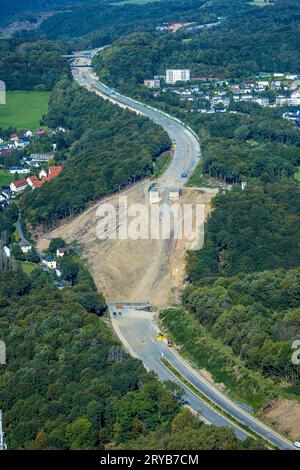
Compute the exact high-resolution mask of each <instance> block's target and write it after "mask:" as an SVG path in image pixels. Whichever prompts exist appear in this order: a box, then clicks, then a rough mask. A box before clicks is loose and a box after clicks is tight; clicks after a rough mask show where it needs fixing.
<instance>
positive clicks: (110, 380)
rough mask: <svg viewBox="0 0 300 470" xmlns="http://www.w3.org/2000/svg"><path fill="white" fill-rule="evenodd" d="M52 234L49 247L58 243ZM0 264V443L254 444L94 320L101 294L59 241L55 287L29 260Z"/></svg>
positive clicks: (7, 218)
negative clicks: (198, 410)
mask: <svg viewBox="0 0 300 470" xmlns="http://www.w3.org/2000/svg"><path fill="white" fill-rule="evenodd" d="M16 215H17V209H16V207H15V206H14V205H11V206H10V207H6V208H5V209H3V210H2V211H1V212H0V222H1V233H0V235H1V239H2V240H4V237H8V239H7V241H9V236H10V234H11V233H12V231H13V230H14V223H15V221H16ZM64 245H65V243H64V241H63V240H61V239H53V240H52V241H51V243H50V245H49V249H48V251H49V253H50V254H52V255H53V254H55V252H56V249H57V248H58V247H61V246H64ZM2 268H3V266H1V269H0V307H1V308H0V338H1V339H2V340H3V341H5V344H6V353H7V357H6V364H5V365H0V370H1V375H0V402H1V408H2V411H3V412H4V429H5V433H6V434H5V435H6V443H7V445H8V448H9V449H10V450H13V449H15V450H21V449H25V450H44V449H48V450H54V449H55V450H59V449H60V450H68V449H70V450H87V449H98V450H101V449H107V448H109V449H119V450H121V449H154V450H155V449H160V450H164V449H166V450H168V449H174V450H175V449H182V450H196V449H197V450H200V449H203V450H205V449H224V450H249V449H263V448H264V446H263V444H261V443H260V442H257V441H254V440H253V439H250V438H249V439H247V440H246V441H238V440H237V438H236V436H235V434H234V432H233V431H232V430H230V429H229V428H218V427H215V426H207V425H204V424H203V423H201V422H200V421H199V420H198V419H196V418H195V417H194V416H193V415H192V414H191V413H190V412H189V411H188V410H187V409H183V408H182V406H181V404H180V402H179V398H180V397H181V394H182V391H181V389H180V388H179V387H178V386H177V385H176V384H173V383H169V382H166V383H164V384H162V383H160V382H158V380H157V379H156V377H155V376H154V375H153V374H152V373H148V372H146V370H145V369H144V367H143V365H142V363H141V362H139V361H137V360H135V359H133V358H131V357H130V356H129V355H128V354H127V353H126V352H125V351H124V349H123V347H122V346H121V345H120V343H119V342H118V341H117V340H116V339H115V338H114V337H113V334H112V330H111V328H109V327H108V326H107V324H106V322H104V321H102V320H101V317H103V315H105V308H106V306H105V300H104V298H103V296H102V295H101V294H99V293H98V292H97V290H96V286H95V284H94V281H93V279H92V277H91V275H90V274H89V271H88V269H87V267H86V266H85V265H84V264H83V262H82V260H81V259H80V258H79V257H78V255H77V250H76V247H74V248H72V247H69V248H68V253H67V255H65V256H64V258H63V259H62V260H61V262H60V269H61V271H62V275H63V278H65V279H69V280H71V282H72V287H67V288H64V289H62V290H58V289H57V288H56V287H55V286H54V284H53V277H52V276H50V275H49V273H48V272H46V271H43V270H41V269H40V267H38V266H37V268H36V269H34V270H33V272H32V273H31V274H25V273H24V272H23V271H22V270H21V267H20V265H19V263H18V261H16V262H14V263H12V264H11V266H10V267H9V268H8V267H7V266H6V267H4V269H2Z"/></svg>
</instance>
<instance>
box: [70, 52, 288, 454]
mask: <svg viewBox="0 0 300 470" xmlns="http://www.w3.org/2000/svg"><path fill="white" fill-rule="evenodd" d="M75 63H76V65H77V67H75V68H73V76H74V78H75V80H77V82H78V83H79V84H80V85H81V86H85V87H88V88H89V89H93V88H94V89H95V90H98V91H99V92H100V93H101V94H102V95H103V97H105V98H106V99H110V100H111V101H113V102H115V103H117V104H119V105H120V106H123V107H124V106H125V107H128V108H130V109H132V110H135V111H137V112H139V113H142V114H143V115H145V116H147V117H149V118H150V119H152V120H153V121H155V122H156V123H157V124H159V125H161V126H162V127H163V128H164V129H165V131H166V132H167V133H168V134H169V136H170V138H171V139H172V141H173V143H175V146H174V158H173V160H172V163H171V165H170V166H169V168H168V169H167V171H166V172H165V173H164V174H163V175H162V176H161V177H160V178H159V181H158V184H159V188H160V190H161V191H162V192H163V193H164V195H165V197H166V195H167V193H168V191H169V190H170V189H173V188H179V187H181V186H184V180H183V178H181V175H182V174H183V173H187V174H188V175H189V174H190V173H191V172H192V171H193V170H194V168H195V167H196V166H197V164H198V161H199V156H200V153H201V151H200V145H199V142H198V140H197V138H196V137H195V135H194V134H193V132H191V131H190V130H189V129H187V128H186V127H184V126H183V125H182V124H180V123H179V122H178V121H177V120H176V119H174V118H172V117H167V116H165V115H163V114H162V113H161V112H159V111H158V110H154V109H150V108H149V107H147V106H145V105H144V104H142V103H140V102H137V101H134V100H132V99H130V98H128V97H125V96H122V95H120V94H119V93H117V92H115V91H114V90H111V89H109V88H108V87H107V86H105V85H104V84H102V83H100V82H99V81H98V80H97V78H96V77H95V74H94V72H93V70H92V68H91V67H90V65H91V59H90V58H86V57H82V53H78V57H77V58H76V60H75ZM113 309H114V306H111V311H112V310H113ZM112 323H113V326H114V328H115V331H116V332H117V334H118V335H119V338H120V339H121V341H122V342H123V344H124V345H125V346H126V347H127V349H128V350H129V352H130V353H131V354H132V355H133V356H135V357H138V358H139V359H141V360H142V361H143V363H144V365H145V367H146V368H147V369H149V370H153V371H154V372H155V373H156V374H157V375H158V377H159V378H160V379H161V380H172V381H173V382H176V383H178V384H180V385H181V386H182V388H183V389H184V393H185V395H184V398H185V399H186V400H187V401H188V404H189V406H190V407H191V408H192V409H193V410H194V411H195V412H198V413H200V414H201V415H202V416H203V418H204V420H206V421H208V422H209V423H212V424H214V425H217V426H229V427H231V428H233V429H234V431H235V433H236V435H237V436H238V438H240V439H245V438H246V437H247V433H246V432H245V431H244V430H242V429H241V428H239V427H238V426H237V425H236V424H234V423H232V422H231V421H230V420H229V419H228V418H226V417H224V416H223V415H221V414H219V413H218V412H217V411H216V410H215V409H214V408H212V407H210V406H209V405H208V404H207V403H206V402H205V401H204V400H202V399H201V398H199V397H198V396H197V395H195V394H194V393H193V392H192V390H190V389H189V388H188V387H187V386H186V385H184V384H183V383H181V382H180V380H179V379H178V378H176V377H175V376H174V375H173V374H172V373H171V372H170V371H169V370H168V369H167V368H166V367H165V366H164V364H163V363H162V362H161V358H162V357H164V358H165V359H166V360H167V361H169V363H170V364H171V365H172V366H173V368H175V369H176V370H177V371H178V372H179V373H180V374H181V376H183V377H184V378H185V380H187V381H189V382H190V383H191V384H192V385H193V386H194V387H195V388H196V389H198V390H199V391H200V392H201V393H203V394H204V395H205V396H207V397H208V398H209V399H210V401H211V402H213V403H215V404H216V405H218V406H219V407H220V408H222V409H223V410H224V411H226V413H228V414H229V415H230V416H231V417H232V418H233V419H235V420H237V421H238V422H239V423H242V425H243V426H245V427H247V428H248V429H250V430H252V431H253V432H255V433H256V434H258V435H260V436H261V437H263V438H264V439H266V440H267V441H269V442H270V443H272V444H273V445H275V446H276V447H278V448H280V449H285V450H296V448H295V447H294V446H293V444H292V443H291V442H290V441H288V440H287V439H285V438H284V437H283V436H280V435H279V434H278V433H276V432H275V431H273V430H271V429H270V428H268V427H267V426H265V425H264V424H263V423H261V422H259V421H258V420H257V419H255V418H254V417H253V416H251V415H250V414H248V413H247V412H245V411H244V410H243V409H242V408H241V407H239V406H238V405H237V404H235V403H233V402H232V401H231V400H229V399H228V398H227V397H226V396H225V395H224V394H222V393H221V392H220V391H219V390H217V389H216V388H215V387H214V386H213V385H211V384H210V383H209V382H207V381H206V380H205V379H204V378H203V377H202V376H201V375H199V374H198V373H197V372H196V371H195V370H193V369H192V368H191V367H190V365H189V364H188V363H186V362H185V361H184V360H183V359H182V358H180V356H179V355H177V354H176V353H175V352H174V351H173V350H172V348H168V346H167V345H166V344H165V343H164V342H158V341H157V340H156V334H157V327H156V325H155V324H154V323H153V317H152V314H151V313H149V312H141V311H137V310H135V309H132V308H127V309H123V310H122V311H121V315H119V314H117V315H116V316H114V315H112Z"/></svg>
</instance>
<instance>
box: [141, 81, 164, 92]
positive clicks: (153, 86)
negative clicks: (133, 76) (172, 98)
mask: <svg viewBox="0 0 300 470" xmlns="http://www.w3.org/2000/svg"><path fill="white" fill-rule="evenodd" d="M144 85H145V87H146V88H149V89H153V90H157V89H158V88H160V80H144Z"/></svg>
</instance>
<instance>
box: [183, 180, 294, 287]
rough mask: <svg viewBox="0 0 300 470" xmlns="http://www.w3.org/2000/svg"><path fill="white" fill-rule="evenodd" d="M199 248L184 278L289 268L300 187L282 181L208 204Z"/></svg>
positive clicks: (192, 256)
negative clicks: (186, 276) (207, 215)
mask: <svg viewBox="0 0 300 470" xmlns="http://www.w3.org/2000/svg"><path fill="white" fill-rule="evenodd" d="M214 209H215V210H214V211H213V212H212V214H211V216H210V217H209V219H208V222H207V224H206V232H205V236H206V241H205V246H204V248H203V249H202V250H201V251H199V252H197V251H195V252H191V254H190V258H189V264H188V274H189V276H190V278H191V279H192V280H193V281H195V282H197V281H198V280H200V279H201V277H202V276H208V277H214V276H224V275H225V276H233V275H235V274H237V273H239V272H255V271H263V270H265V269H277V268H280V267H282V268H286V269H288V268H292V267H297V266H299V260H300V186H299V184H298V183H297V182H295V183H293V182H292V181H285V182H283V183H274V184H270V185H267V186H266V187H264V188H263V187H261V186H260V187H258V186H257V187H255V186H254V187H252V188H249V189H246V190H245V191H241V190H240V189H239V188H238V189H237V190H234V191H232V192H228V193H226V194H224V195H221V196H219V197H217V198H215V200H214Z"/></svg>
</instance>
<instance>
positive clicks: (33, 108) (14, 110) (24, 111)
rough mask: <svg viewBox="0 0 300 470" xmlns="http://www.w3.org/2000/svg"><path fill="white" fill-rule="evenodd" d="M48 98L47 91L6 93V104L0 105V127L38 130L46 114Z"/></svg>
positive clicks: (48, 93)
mask: <svg viewBox="0 0 300 470" xmlns="http://www.w3.org/2000/svg"><path fill="white" fill-rule="evenodd" d="M49 97H50V92H47V91H8V92H7V93H6V104H1V105H0V127H2V128H7V127H16V128H17V129H20V130H22V129H32V130H35V129H38V128H39V126H40V119H41V117H42V116H43V114H45V113H46V112H47V108H48V102H49Z"/></svg>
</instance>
